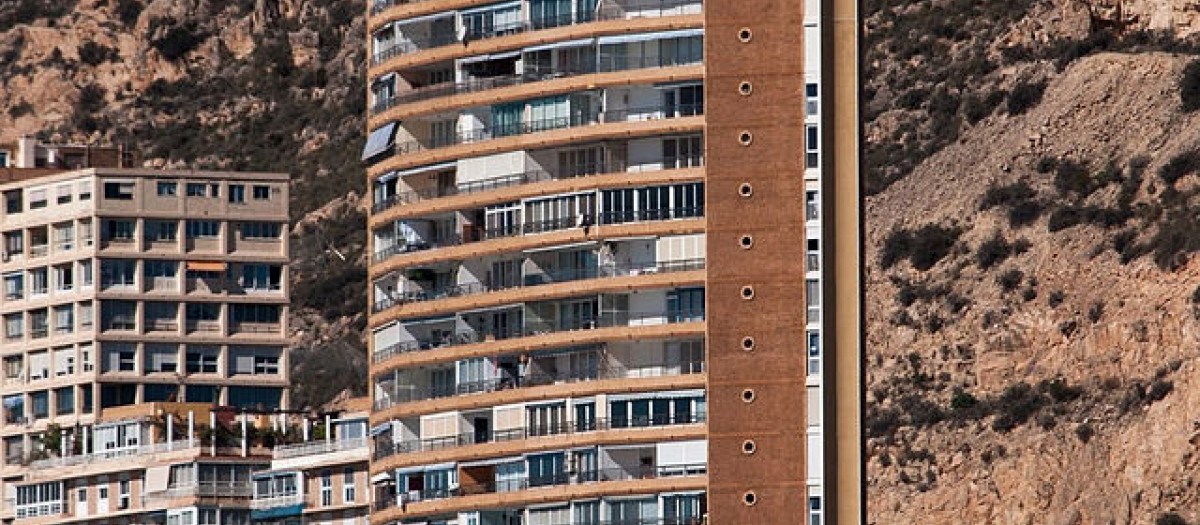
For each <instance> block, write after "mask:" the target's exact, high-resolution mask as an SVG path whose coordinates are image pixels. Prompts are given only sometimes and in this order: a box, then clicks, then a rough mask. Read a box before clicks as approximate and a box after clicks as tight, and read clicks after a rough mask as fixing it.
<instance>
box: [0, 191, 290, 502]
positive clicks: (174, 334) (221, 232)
mask: <svg viewBox="0 0 1200 525" xmlns="http://www.w3.org/2000/svg"><path fill="white" fill-rule="evenodd" d="M16 172H18V174H19V175H21V173H22V172H21V170H19V169H18V170H16ZM288 182H289V178H288V176H287V175H286V174H271V173H231V172H205V171H160V170H143V169H115V168H114V169H109V168H89V169H82V170H76V171H62V170H57V171H54V170H51V171H44V170H39V171H37V173H36V174H31V175H30V176H23V175H21V176H17V177H15V178H14V179H13V180H11V181H8V182H3V183H0V196H2V201H3V203H2V205H0V280H2V281H3V295H2V296H0V407H2V411H0V448H2V452H3V459H2V461H3V465H2V466H0V493H2V494H3V496H4V498H5V499H4V501H5V502H6V503H5V504H4V505H3V506H0V518H2V519H5V520H7V519H12V518H14V517H15V516H16V515H17V512H16V510H15V509H14V508H13V506H12V505H10V504H8V502H15V501H16V500H17V496H18V494H17V488H18V487H19V486H22V484H23V483H25V481H27V480H28V479H29V476H31V475H35V474H38V475H44V473H43V472H38V471H37V470H38V469H37V468H35V467H33V466H32V465H33V464H34V463H35V462H37V461H39V460H50V459H54V458H56V457H58V458H63V457H75V456H77V455H78V454H105V453H108V451H109V450H111V449H113V448H114V447H119V446H120V447H123V446H141V445H142V444H144V443H146V441H145V439H146V438H145V436H144V435H142V434H133V435H128V431H126V430H117V431H116V432H118V433H120V435H121V436H125V437H122V438H121V439H120V440H105V441H97V440H96V438H95V436H97V435H99V434H100V433H101V431H102V430H103V429H102V428H101V415H102V414H106V413H112V411H114V410H118V409H121V408H124V407H133V406H146V405H148V404H152V403H165V402H186V403H199V404H203V405H205V406H224V407H233V408H235V409H239V410H246V409H253V410H259V411H270V410H276V409H286V408H287V407H288V394H287V392H288V352H287V348H288V346H287V345H288V340H287V332H288V330H287V321H286V320H287V312H288V296H289V287H288V253H289V248H288V201H289V197H288ZM123 440H124V441H123ZM72 461H74V460H72ZM247 479H248V478H247ZM67 496H68V495H66V494H65V493H64V494H63V497H64V498H66V497H67ZM110 499H113V500H114V501H115V497H114V498H110ZM89 501H90V500H89ZM112 505H115V503H113V504H112ZM72 508H73V509H74V508H75V507H72ZM78 508H79V509H85V508H87V507H86V506H79V507H78ZM114 508H115V507H114V506H111V505H110V506H109V509H110V510H111V509H114ZM71 512H72V513H74V512H75V510H72V511H71ZM80 512H83V510H80Z"/></svg>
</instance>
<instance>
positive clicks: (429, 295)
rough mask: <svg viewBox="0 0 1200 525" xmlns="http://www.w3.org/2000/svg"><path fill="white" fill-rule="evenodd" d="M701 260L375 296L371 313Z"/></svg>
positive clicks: (695, 266) (664, 269)
mask: <svg viewBox="0 0 1200 525" xmlns="http://www.w3.org/2000/svg"><path fill="white" fill-rule="evenodd" d="M703 269H704V259H686V260H680V261H663V262H655V263H641V264H611V265H597V266H594V267H583V268H560V269H554V270H548V271H540V272H537V273H529V274H525V275H524V276H523V278H522V279H520V280H517V279H514V280H513V282H509V283H490V284H485V283H469V284H458V285H454V286H447V287H445V288H437V289H433V290H430V291H419V292H406V293H400V294H395V295H392V296H384V297H382V298H379V299H376V300H375V304H374V305H373V308H372V312H376V313H378V312H382V311H383V310H386V309H388V308H391V307H393V306H396V305H398V304H402V303H416V302H424V301H433V300H437V299H445V298H450V297H462V296H467V295H476V294H481V293H487V292H496V291H500V290H509V289H513V288H525V287H530V286H541V285H545V284H554V283H564V282H571V281H582V280H587V279H597V278H603V277H624V276H630V275H647V274H657V273H674V272H687V271H692V270H703Z"/></svg>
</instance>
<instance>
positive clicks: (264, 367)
mask: <svg viewBox="0 0 1200 525" xmlns="http://www.w3.org/2000/svg"><path fill="white" fill-rule="evenodd" d="M254 375H272V376H274V375H279V356H267V355H256V356H254Z"/></svg>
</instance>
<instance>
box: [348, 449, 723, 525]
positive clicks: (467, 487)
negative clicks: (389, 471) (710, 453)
mask: <svg viewBox="0 0 1200 525" xmlns="http://www.w3.org/2000/svg"><path fill="white" fill-rule="evenodd" d="M707 472H708V466H707V465H706V464H695V465H677V466H669V467H667V466H646V467H634V468H620V467H618V468H610V469H595V470H584V471H580V472H577V473H567V472H563V473H558V474H551V475H546V476H528V475H526V476H523V477H520V478H513V479H506V480H500V481H496V480H487V481H482V482H474V483H464V484H461V485H459V486H458V487H454V488H445V489H426V490H420V491H410V492H408V493H404V494H396V495H395V496H394V497H380V498H377V499H376V500H375V503H374V505H373V509H372V510H373V511H374V512H373V513H372V516H371V519H372V523H383V522H386V521H389V520H395V519H401V518H410V517H416V516H423V515H427V514H433V513H441V512H453V511H455V510H460V509H462V510H465V509H476V508H488V507H497V506H521V505H530V504H536V503H542V502H550V501H570V500H573V499H584V498H588V497H595V496H600V495H615V494H639V493H648V492H665V491H673V490H692V489H703V488H704V487H705V485H706V481H707Z"/></svg>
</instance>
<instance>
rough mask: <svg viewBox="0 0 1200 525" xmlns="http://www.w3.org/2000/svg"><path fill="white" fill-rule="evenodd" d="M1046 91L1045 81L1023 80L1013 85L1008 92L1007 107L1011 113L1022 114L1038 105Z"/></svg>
mask: <svg viewBox="0 0 1200 525" xmlns="http://www.w3.org/2000/svg"><path fill="white" fill-rule="evenodd" d="M1045 91H1046V83H1045V82H1022V83H1020V84H1017V85H1016V86H1015V87H1013V90H1012V92H1010V93H1009V94H1008V101H1007V109H1008V114H1009V115H1020V114H1022V113H1024V112H1026V111H1029V110H1030V109H1031V108H1033V107H1034V106H1037V105H1038V103H1039V102H1041V101H1042V94H1043V93H1044V92H1045Z"/></svg>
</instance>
